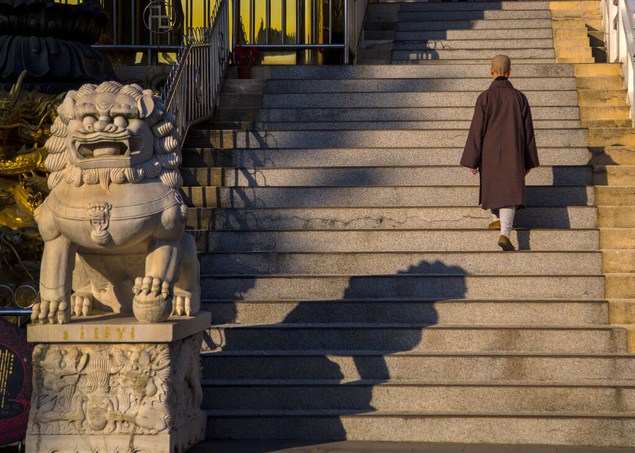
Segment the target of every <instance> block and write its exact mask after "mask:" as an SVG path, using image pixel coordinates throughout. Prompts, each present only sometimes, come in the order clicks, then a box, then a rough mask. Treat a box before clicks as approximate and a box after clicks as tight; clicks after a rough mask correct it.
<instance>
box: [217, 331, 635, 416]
mask: <svg viewBox="0 0 635 453" xmlns="http://www.w3.org/2000/svg"><path fill="white" fill-rule="evenodd" d="M214 329H215V330H216V332H217V335H220V336H222V337H223V338H224V339H225V343H224V344H223V346H222V350H223V351H224V352H230V351H234V352H238V351H254V350H256V351H271V352H281V351H304V350H310V351H315V350H319V351H331V350H342V349H344V350H348V351H357V350H360V351H369V350H373V351H374V350H377V351H380V350H383V351H387V352H388V351H411V352H421V353H451V354H454V353H461V352H468V353H473V352H478V353H490V352H491V353H510V352H525V353H531V352H538V353H554V354H558V353H567V354H570V353H573V354H578V353H579V354H582V353H589V354H597V353H616V352H626V331H625V330H622V329H613V328H589V327H580V328H523V327H508V328H505V327H478V328H474V327H450V326H445V327H436V326H426V325H412V324H410V325H408V324H406V325H403V324H402V325H390V324H347V325H333V324H326V325H325V324H311V325H301V324H281V325H268V326H267V325H255V326H245V325H242V326H215V327H214ZM633 385H634V386H635V384H633ZM634 391H635V389H634ZM634 396H635V395H634ZM633 404H634V405H635V398H634V399H633ZM448 409H449V408H448Z"/></svg>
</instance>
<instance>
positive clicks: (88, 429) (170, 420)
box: [29, 334, 203, 437]
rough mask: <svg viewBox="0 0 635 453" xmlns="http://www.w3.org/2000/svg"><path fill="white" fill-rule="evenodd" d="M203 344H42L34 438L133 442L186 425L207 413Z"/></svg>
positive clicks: (193, 340) (195, 340)
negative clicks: (106, 437)
mask: <svg viewBox="0 0 635 453" xmlns="http://www.w3.org/2000/svg"><path fill="white" fill-rule="evenodd" d="M200 344H201V334H197V335H194V336H191V337H189V338H187V339H185V340H181V341H178V342H174V343H171V344H39V345H37V346H36V347H35V350H34V353H33V359H34V360H33V363H34V370H33V376H34V383H35V386H34V388H35V390H34V393H33V397H32V407H31V413H30V421H29V434H30V435H65V434H78V435H103V434H123V435H130V436H135V435H154V434H162V433H166V432H170V431H172V430H175V429H180V428H182V427H184V426H186V425H187V424H188V423H189V422H190V420H191V419H192V417H198V416H199V415H200V414H201V411H200V409H198V408H200V406H201V403H202V399H203V395H202V390H201V383H200V373H201V370H200V362H199V357H198V352H199V346H200ZM196 434H198V433H196ZM199 437H200V436H199Z"/></svg>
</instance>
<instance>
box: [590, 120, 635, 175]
mask: <svg viewBox="0 0 635 453" xmlns="http://www.w3.org/2000/svg"><path fill="white" fill-rule="evenodd" d="M629 121H630V120H629ZM593 177H594V181H595V184H597V185H600V184H604V185H609V186H635V166H631V165H629V166H618V165H609V166H601V165H599V166H596V167H595V168H594V175H593Z"/></svg>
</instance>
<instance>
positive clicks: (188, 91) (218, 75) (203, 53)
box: [161, 0, 230, 140]
mask: <svg viewBox="0 0 635 453" xmlns="http://www.w3.org/2000/svg"><path fill="white" fill-rule="evenodd" d="M210 23H211V27H209V28H198V29H190V30H189V33H188V35H187V38H186V44H185V45H184V46H183V47H182V48H181V50H179V52H178V54H177V61H176V63H175V64H174V66H173V67H172V70H171V71H170V75H169V76H168V80H167V82H166V84H165V86H164V87H163V91H162V93H161V95H162V98H163V101H164V102H165V105H166V107H167V110H168V111H170V112H172V113H173V114H174V117H175V119H176V125H177V130H178V132H179V134H180V136H181V140H184V139H185V136H186V134H187V131H188V129H189V127H190V126H192V125H194V124H196V123H199V122H201V121H204V120H206V119H209V118H211V116H212V114H213V113H214V106H215V105H216V101H217V99H218V95H219V92H220V87H221V82H222V80H223V78H224V77H225V71H226V70H227V62H228V57H229V51H230V49H229V34H230V31H229V30H230V29H229V0H218V1H217V3H216V6H215V8H214V10H213V17H212V19H211V21H210Z"/></svg>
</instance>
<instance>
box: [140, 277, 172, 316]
mask: <svg viewBox="0 0 635 453" xmlns="http://www.w3.org/2000/svg"><path fill="white" fill-rule="evenodd" d="M132 291H133V292H134V295H135V296H134V299H133V300H132V312H133V313H134V315H135V318H137V320H138V321H139V322H143V323H154V322H163V321H165V320H166V319H168V317H169V316H170V312H171V311H172V298H171V297H170V293H171V287H170V284H169V283H168V282H164V281H161V279H158V278H153V277H144V278H141V277H138V278H137V279H136V280H135V285H134V287H133V288H132Z"/></svg>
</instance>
